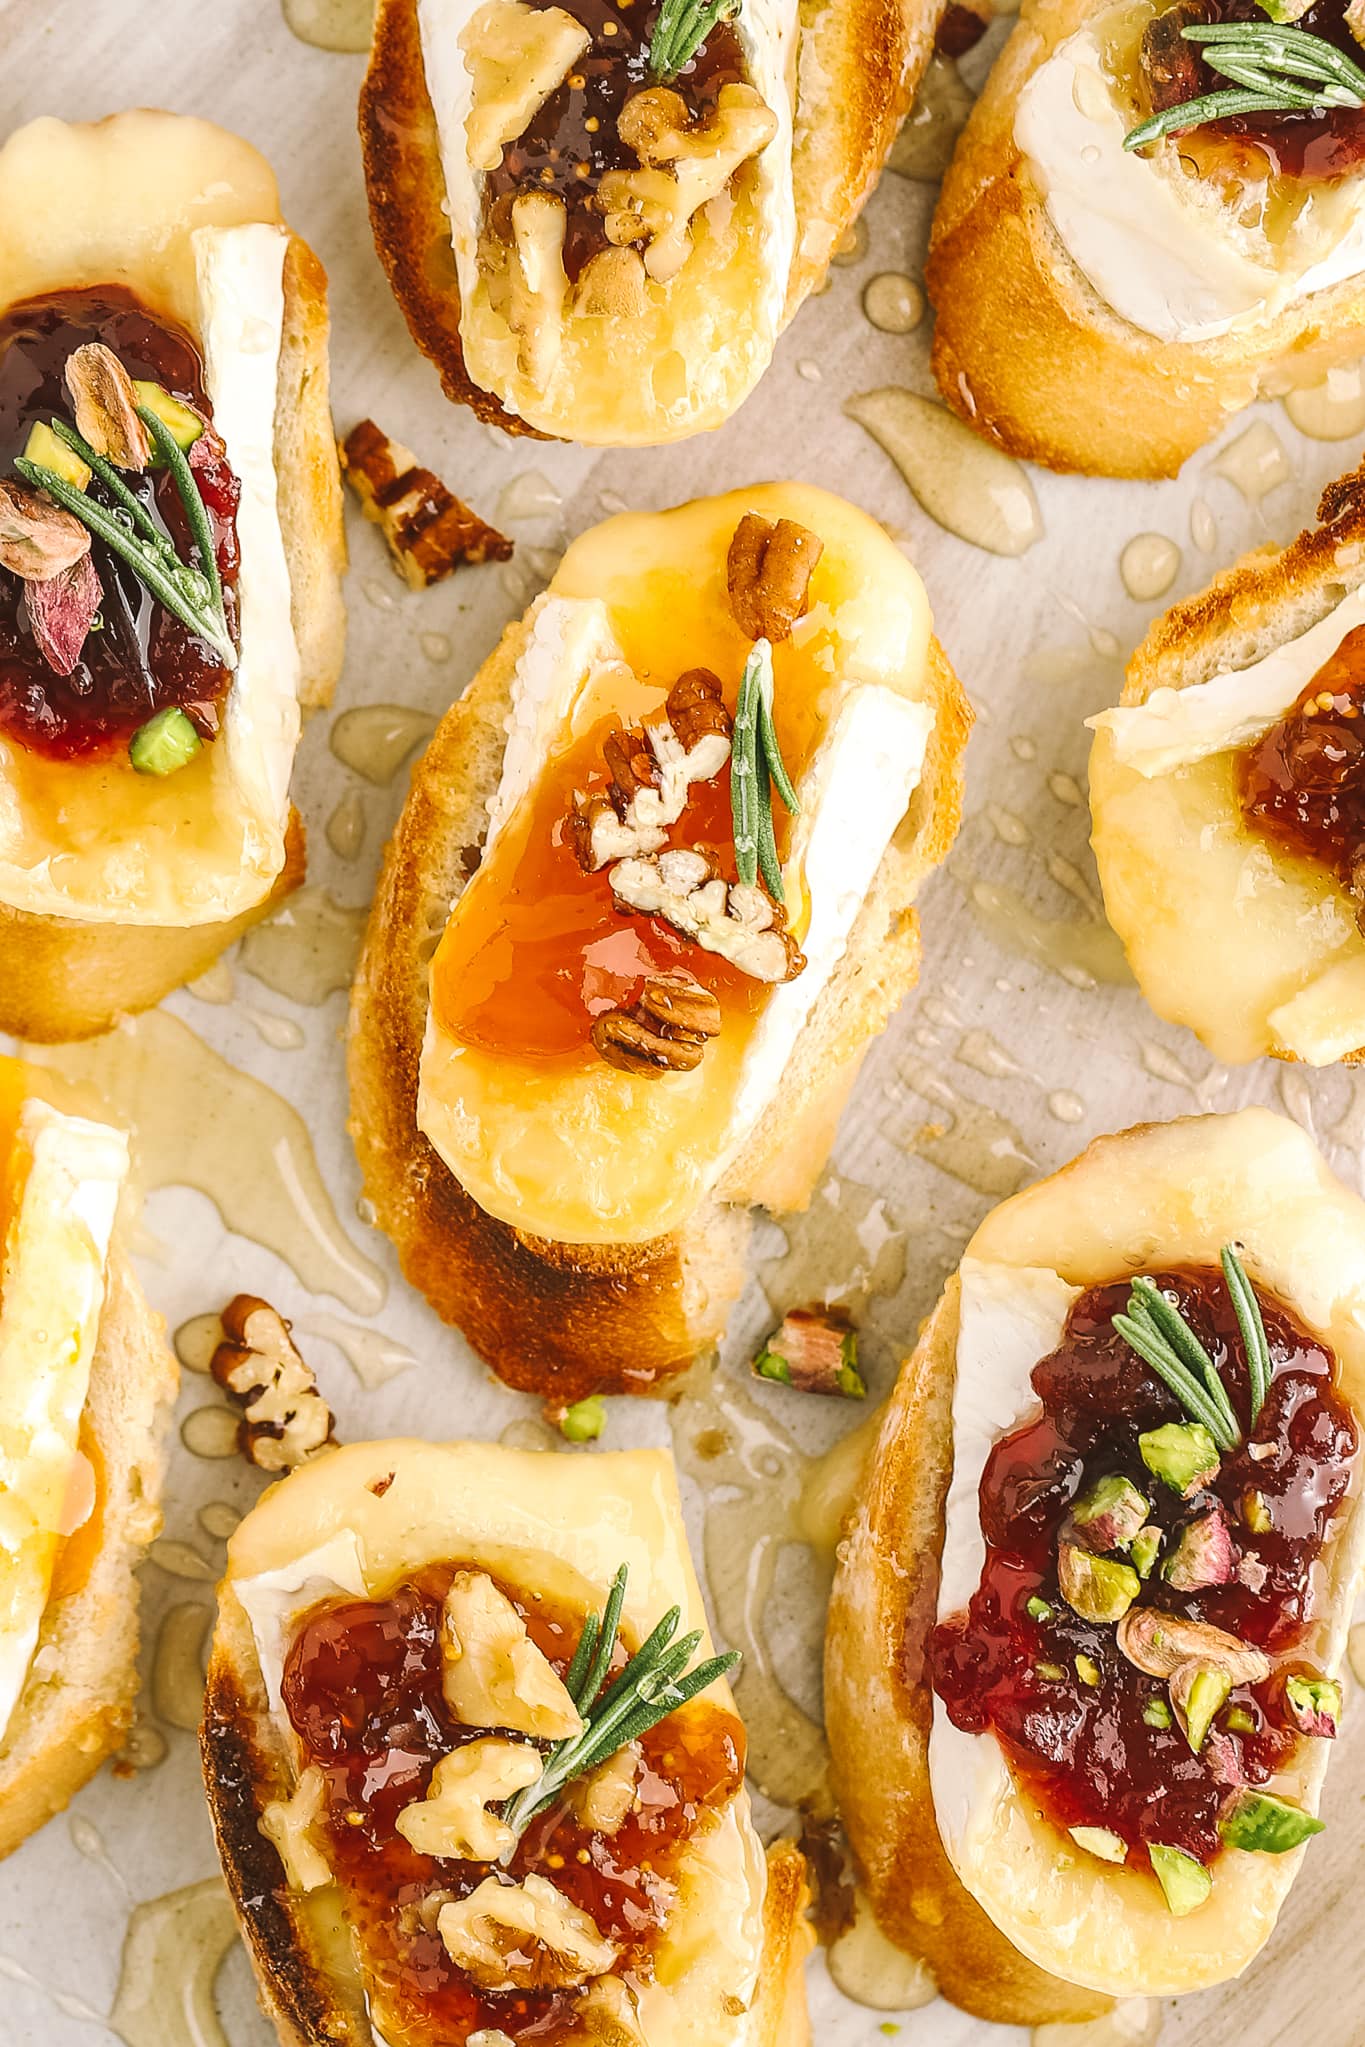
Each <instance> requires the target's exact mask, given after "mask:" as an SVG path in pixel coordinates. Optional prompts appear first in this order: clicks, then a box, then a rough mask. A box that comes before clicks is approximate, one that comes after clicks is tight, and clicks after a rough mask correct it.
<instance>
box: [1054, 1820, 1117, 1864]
mask: <svg viewBox="0 0 1365 2047" xmlns="http://www.w3.org/2000/svg"><path fill="white" fill-rule="evenodd" d="M1067 1832H1068V1834H1070V1836H1071V1838H1072V1840H1073V1841H1074V1842H1075V1843H1076V1846H1077V1847H1078V1848H1084V1849H1085V1851H1086V1853H1087V1855H1098V1856H1099V1858H1100V1861H1101V1862H1126V1861H1127V1860H1128V1843H1127V1842H1126V1841H1125V1840H1124V1838H1123V1836H1122V1834H1114V1833H1111V1832H1110V1830H1109V1828H1108V1827H1068V1828H1067Z"/></svg>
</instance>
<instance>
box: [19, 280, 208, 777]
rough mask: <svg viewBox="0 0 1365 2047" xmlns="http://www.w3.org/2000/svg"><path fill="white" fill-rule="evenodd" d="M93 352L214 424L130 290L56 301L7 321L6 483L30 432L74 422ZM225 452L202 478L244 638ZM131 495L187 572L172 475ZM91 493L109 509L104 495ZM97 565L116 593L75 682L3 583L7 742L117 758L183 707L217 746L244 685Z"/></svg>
mask: <svg viewBox="0 0 1365 2047" xmlns="http://www.w3.org/2000/svg"><path fill="white" fill-rule="evenodd" d="M89 341H101V342H103V343H104V344H105V345H106V347H108V348H110V349H111V350H112V351H113V353H114V354H115V355H116V356H117V357H118V358H119V360H120V362H121V363H122V364H123V366H124V368H125V369H126V370H127V371H128V374H129V375H130V376H131V377H133V378H135V379H141V380H147V381H150V382H153V383H158V384H160V385H162V386H163V387H164V388H165V389H166V390H167V391H169V392H170V393H171V395H172V396H173V397H175V398H178V399H180V400H181V402H182V403H184V404H187V405H190V406H192V407H193V408H194V409H195V410H196V411H197V412H199V413H201V414H203V416H204V417H205V418H209V419H211V417H212V407H211V406H210V404H209V401H208V397H207V394H206V392H205V389H204V365H203V362H202V360H201V358H200V356H199V352H198V350H197V349H196V347H195V345H194V343H193V342H192V341H191V339H190V337H189V336H188V335H187V334H186V333H184V332H183V330H182V329H180V328H178V327H176V326H175V325H173V324H172V323H171V322H170V321H168V320H163V319H161V318H159V317H158V316H157V315H155V314H153V313H151V312H150V311H149V310H148V309H147V308H146V307H145V306H143V305H142V304H141V303H140V302H139V300H138V299H137V298H136V297H135V296H134V294H133V293H132V292H130V291H128V290H126V289H125V288H124V287H123V286H121V285H113V284H111V285H101V286H99V287H97V288H95V289H91V290H83V291H68V292H59V293H55V294H53V295H52V296H51V297H49V298H44V299H34V300H29V301H27V302H25V303H23V304H21V305H17V306H11V307H10V309H9V311H8V312H6V313H4V314H3V315H2V316H0V474H8V473H10V471H11V470H12V468H13V464H14V460H15V458H16V457H17V456H19V455H21V454H22V453H23V449H24V445H25V442H26V441H27V439H28V433H29V429H30V427H32V426H33V425H34V424H35V423H37V422H39V421H41V422H43V423H44V424H46V423H47V422H48V421H50V420H51V419H52V418H53V417H54V416H55V417H57V418H65V419H69V418H70V416H71V401H70V397H69V395H68V393H67V390H66V387H65V384H64V382H63V372H64V370H65V367H66V363H67V359H68V358H69V357H70V356H71V355H72V354H73V353H74V351H75V350H76V349H77V348H79V347H81V346H82V344H83V343H85V342H89ZM212 448H213V444H212V443H211V442H209V441H206V442H205V446H204V449H203V450H202V451H201V452H200V453H199V454H198V455H197V456H196V459H195V462H194V473H195V478H196V481H197V482H198V485H199V489H200V493H201V495H202V497H203V499H204V503H205V505H206V507H207V509H208V513H209V518H210V520H211V522H212V527H213V533H214V538H215V541H216V544H217V556H218V568H219V573H220V575H221V577H222V581H223V593H224V604H225V608H226V615H227V621H228V627H229V630H230V631H231V632H233V634H234V637H235V630H236V582H237V574H238V567H239V562H238V552H237V528H236V517H237V501H238V496H239V486H238V482H237V479H236V477H235V476H234V475H233V473H232V471H231V469H230V468H229V467H228V464H227V462H226V460H225V459H224V458H223V457H222V456H221V455H219V454H216V453H214V452H211V450H212ZM205 457H207V459H204V458H205ZM124 481H125V482H126V483H127V484H128V485H129V486H130V487H131V488H132V489H133V490H135V491H137V492H138V493H139V494H140V495H142V496H143V497H144V499H145V501H146V502H147V503H148V505H149V506H150V507H152V508H154V511H155V515H156V517H157V519H158V521H159V523H160V524H161V525H162V526H163V527H164V528H165V530H166V532H167V533H168V534H169V535H170V537H171V540H172V542H173V543H174V545H175V548H176V551H177V553H178V554H179V556H180V558H181V560H182V561H189V560H191V559H192V553H191V537H190V533H189V527H188V522H187V520H186V518H185V514H184V508H183V506H182V505H181V502H180V498H179V495H178V493H177V491H176V488H175V485H174V483H173V481H172V480H171V478H170V476H169V474H168V472H167V471H165V470H160V471H156V472H150V471H149V472H148V474H147V476H146V477H145V478H142V477H137V476H134V475H131V474H130V475H127V476H125V478H124ZM90 488H91V493H92V496H94V497H96V498H98V497H99V496H100V494H101V491H102V486H101V485H100V484H99V483H98V481H95V482H93V483H92V484H91V486H90ZM91 551H92V558H93V560H94V564H95V567H96V569H97V570H98V573H99V578H100V582H101V584H102V585H103V589H104V596H103V599H102V601H101V605H100V613H99V621H98V630H97V631H92V632H91V633H90V635H89V637H88V638H87V640H86V642H85V646H84V649H83V651H82V654H81V658H80V660H79V661H78V662H77V663H76V666H75V668H74V669H73V671H72V673H71V674H70V675H67V676H61V675H57V674H56V673H55V672H54V670H53V669H52V668H51V667H50V666H49V665H48V663H47V662H46V661H45V660H44V659H43V656H42V654H41V652H40V651H39V649H38V647H37V645H36V643H35V641H34V638H33V634H32V632H31V630H30V628H29V624H28V617H27V612H26V610H25V605H24V596H23V590H24V586H23V584H22V582H21V581H20V579H19V578H18V577H17V576H13V575H10V574H9V573H8V572H6V571H5V570H0V734H3V735H4V736H5V737H6V738H8V739H11V740H13V741H15V742H17V743H18V744H19V745H21V746H24V747H26V748H28V749H30V750H31V751H32V752H34V753H38V754H43V755H46V756H47V757H48V758H50V759H55V760H70V759H76V758H98V757H103V756H110V755H117V754H121V753H123V752H125V751H126V749H127V745H128V741H129V740H130V739H131V738H132V735H133V734H134V733H135V732H136V731H137V730H138V728H139V727H140V726H142V725H144V724H145V723H146V722H147V720H148V719H149V718H151V717H153V716H154V715H155V714H156V712H158V711H162V710H166V709H167V708H169V707H172V706H175V707H177V708H179V709H181V710H184V711H185V712H186V713H187V714H188V716H189V717H190V719H191V721H192V722H193V723H194V725H195V726H196V728H197V729H198V731H199V732H200V735H201V737H205V738H210V737H212V735H213V733H214V732H215V731H216V730H217V727H218V722H219V717H220V712H221V705H222V700H223V698H224V696H225V695H226V694H227V690H228V687H229V684H230V681H231V677H230V675H229V673H228V671H227V669H226V668H225V667H224V666H223V664H222V662H221V661H220V660H219V658H218V655H217V654H216V653H215V652H214V650H213V649H212V648H211V647H210V646H209V645H208V644H207V643H206V642H205V641H204V640H201V639H200V638H199V637H198V636H197V635H196V634H194V633H192V632H191V631H190V630H189V629H188V628H187V627H186V626H184V625H182V624H181V622H180V621H179V619H177V618H175V617H173V616H172V614H171V613H170V612H168V611H166V610H165V609H164V608H163V607H162V606H161V605H160V604H159V603H157V601H156V600H155V599H154V598H153V597H152V596H151V595H150V594H149V592H148V591H147V589H146V587H145V586H144V584H143V583H142V582H141V580H140V579H139V577H138V576H137V575H136V574H135V573H134V571H133V570H132V569H131V568H129V567H128V566H127V565H126V564H124V563H123V562H121V561H119V560H117V559H116V558H115V557H114V556H113V555H112V554H111V553H110V552H109V550H108V549H107V548H106V547H105V546H104V545H103V544H102V543H101V542H100V541H98V540H96V541H94V542H93V544H92V550H91Z"/></svg>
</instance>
